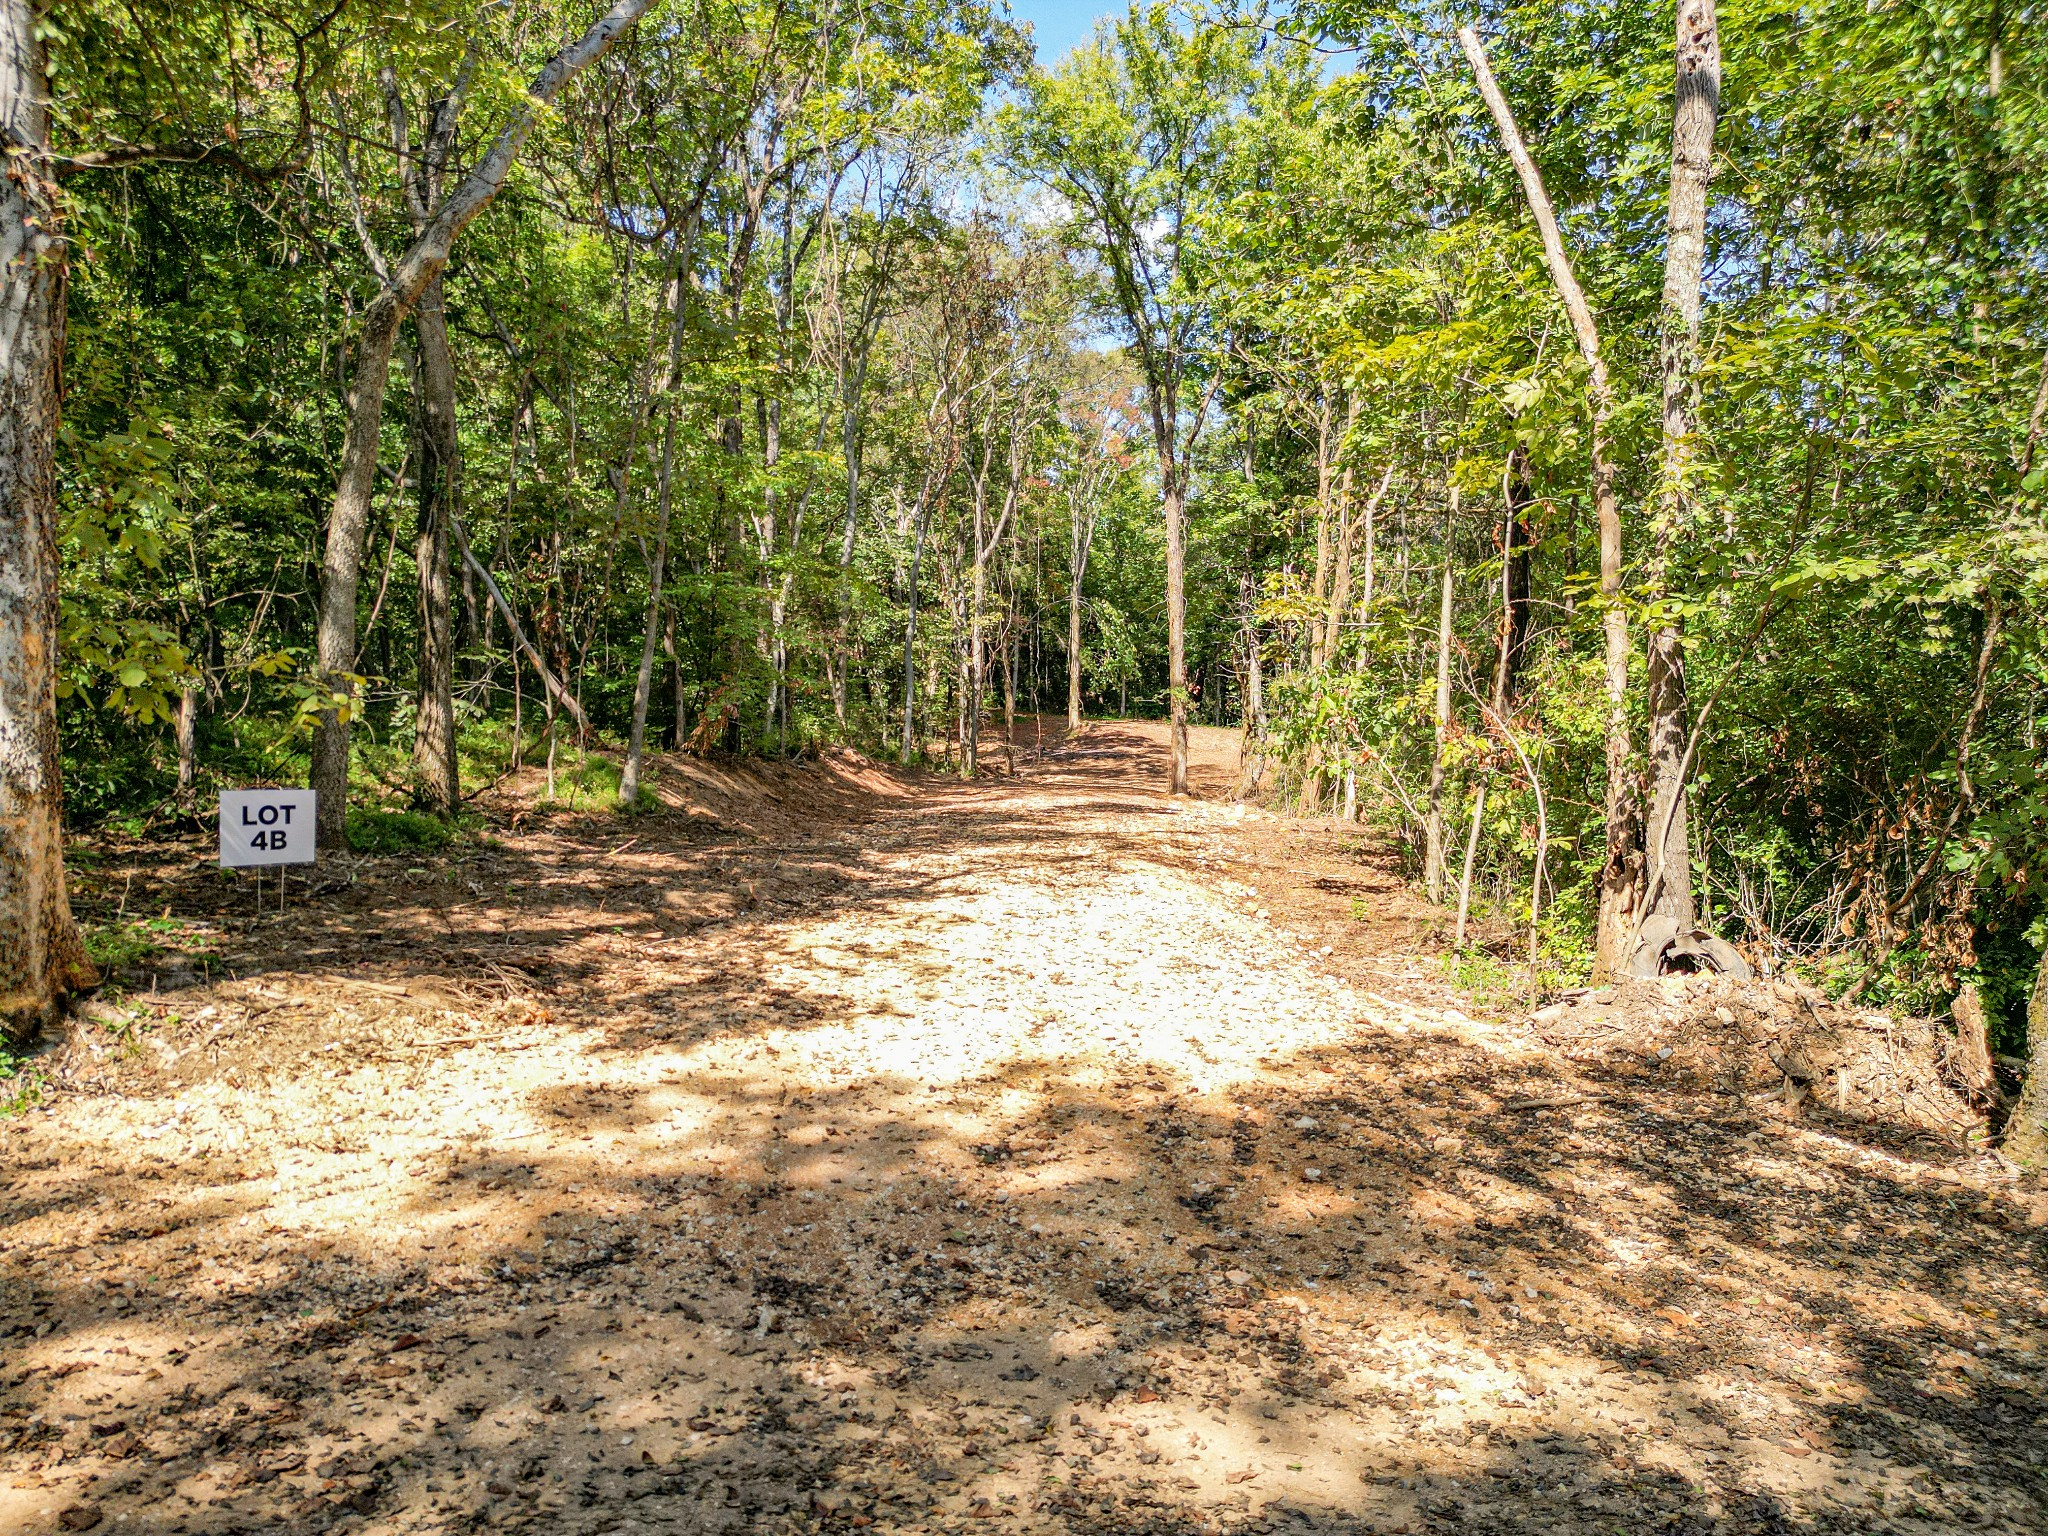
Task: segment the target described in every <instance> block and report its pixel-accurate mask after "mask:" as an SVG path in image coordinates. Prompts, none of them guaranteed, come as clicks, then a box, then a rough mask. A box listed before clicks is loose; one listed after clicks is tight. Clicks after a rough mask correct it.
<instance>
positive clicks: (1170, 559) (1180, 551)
mask: <svg viewBox="0 0 2048 1536" xmlns="http://www.w3.org/2000/svg"><path fill="white" fill-rule="evenodd" d="M1164 467H1165V468H1166V469H1167V471H1168V478H1167V481H1166V494H1165V496H1164V497H1163V498H1162V499H1163V501H1164V503H1165V510H1166V687H1167V699H1168V707H1169V712H1170V726H1169V729H1170V730H1171V732H1172V737H1173V748H1172V762H1171V765H1170V767H1169V769H1168V773H1167V784H1166V792H1167V793H1168V794H1170V795H1184V794H1186V793H1187V792H1188V649H1187V629H1188V601H1187V530H1186V527H1185V526H1184V525H1185V521H1186V519H1185V516H1184V507H1183V496H1184V487H1183V486H1182V484H1181V481H1180V475H1179V473H1178V466H1176V465H1174V464H1172V463H1171V461H1169V462H1168V464H1167V465H1166V466H1164ZM1119 713H1121V711H1119Z"/></svg>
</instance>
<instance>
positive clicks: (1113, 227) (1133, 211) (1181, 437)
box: [1009, 4, 1258, 794]
mask: <svg viewBox="0 0 2048 1536" xmlns="http://www.w3.org/2000/svg"><path fill="white" fill-rule="evenodd" d="M1257 80H1258V69H1257V66H1256V65H1255V63H1254V61H1253V58H1252V55H1251V52H1250V48H1249V44H1248V40H1247V34H1246V33H1245V32H1243V31H1242V30H1241V29H1238V28H1234V27H1226V26H1219V25H1213V24H1209V23H1205V22H1202V21H1199V20H1197V21H1194V22H1192V23H1190V24H1189V25H1188V26H1187V27H1186V29H1185V30H1183V28H1182V26H1181V24H1180V23H1179V22H1178V21H1177V20H1176V19H1175V18H1174V16H1173V15H1172V14H1171V13H1170V12H1169V11H1168V10H1167V8H1166V7H1165V6H1163V5H1158V4H1152V5H1144V4H1134V5H1133V6H1132V8H1131V12H1130V14H1129V15H1128V16H1127V17H1125V18H1124V19H1122V20H1120V21H1116V22H1113V23H1104V24H1103V26H1102V28H1101V29H1100V30H1099V31H1098V33H1097V35H1096V38H1095V41H1094V42H1093V43H1092V44H1090V45H1087V46H1084V47H1081V48H1078V49H1076V50H1075V51H1074V52H1073V54H1071V55H1070V56H1069V57H1068V59H1067V60H1066V62H1065V63H1064V64H1063V65H1062V66H1061V67H1060V69H1059V70H1058V71H1057V72H1056V73H1054V74H1052V75H1050V76H1040V77H1038V78H1037V79H1035V80H1033V81H1032V82H1031V86H1030V90H1029V92H1028V96H1027V99H1026V101H1025V102H1024V104H1023V106H1022V107H1021V108H1020V109H1019V110H1018V111H1017V112H1015V113H1014V114H1012V116H1011V118H1010V119H1009V128H1010V133H1009V146H1010V154H1011V157H1012V159H1013V161H1014V163H1015V164H1016V165H1017V167H1018V168H1019V169H1020V170H1021V171H1023V172H1024V173H1025V174H1027V175H1029V176H1031V177H1033V178H1035V179H1037V180H1039V181H1040V182H1042V183H1043V184H1044V185H1046V186H1047V187H1049V188H1051V189H1052V190H1053V191H1055V192H1056V193H1058V194H1059V195H1060V196H1061V197H1063V198H1064V199H1066V201H1067V203H1068V204H1069V206H1070V209H1071V212H1072V229H1073V233H1074V237H1075V239H1076V240H1077V241H1079V242H1080V243H1081V244H1082V245H1083V246H1084V248H1085V249H1086V250H1087V251H1088V252H1089V254H1090V255H1091V256H1092V257H1093V259H1094V260H1095V261H1096V262H1097V263H1098V265H1099V267H1100V270H1101V274H1102V278H1103V282H1104V285H1105V287H1106V289H1107V291H1108V299H1109V308H1110V311H1111V313H1112V315H1113V316H1114V317H1115V318H1116V319H1117V320H1118V321H1119V322H1120V323H1121V326H1122V328H1123V330H1124V332H1125V334H1126V335H1127V336H1128V337H1129V339H1130V343H1131V349H1132V352H1133V355H1134V357H1135V360H1136V362H1137V366H1138V371H1139V373H1140V375H1141V376H1142V377H1143V379H1144V382H1145V395H1146V404H1147V407H1148V412H1149V415H1150V418H1151V427H1152V444H1153V451H1154V454H1155V456H1156V457H1157V459H1158V464H1159V504H1160V512H1161V515H1162V517H1163V519H1164V522H1165V527H1166V627H1167V641H1166V645H1167V663H1166V665H1167V679H1166V681H1167V698H1168V707H1169V710H1170V714H1171V720H1172V753H1171V761H1170V765H1169V770H1168V790H1169V792H1170V793H1172V794H1185V793H1186V792H1187V789H1188V668H1187V530H1186V510H1187V496H1188V486H1189V480H1190V476H1191V475H1192V473H1193V468H1194V453H1195V448H1196V445H1197V443H1198V441H1199V439H1200V437H1201V434H1202V430H1203V427H1204V425H1205V421H1206V417H1207V415H1208V404H1209V398H1208V397H1207V396H1206V395H1205V396H1204V397H1203V398H1201V399H1199V400H1196V399H1190V398H1189V387H1190V384H1191V383H1192V382H1193V381H1194V380H1195V378H1196V376H1197V370H1198V369H1199V367H1200V365H1201V361H1202V359H1201V352H1202V349H1203V346H1204V345H1205V343H1206V341H1207V339H1208V330H1209V323H1210V321H1211V319H1212V317H1213V306H1212V305H1210V304H1208V303H1206V302H1205V298H1204V288H1205V286H1206V285H1207V284H1208V283H1211V282H1213V281H1214V279H1215V276H1216V274H1215V273H1214V272H1213V271H1210V270H1207V269H1204V268H1203V267H1202V266H1201V264H1200V263H1199V262H1198V261H1197V260H1196V259H1195V257H1196V252H1195V246H1196V242H1197V240H1198V237H1199V228H1198V221H1199V218H1200V215H1201V213H1202V211H1203V210H1204V209H1205V208H1207V207H1209V206H1211V205H1212V204H1213V203H1215V202H1219V201H1221V200H1222V199H1223V197H1224V196H1225V194H1226V189H1227V186H1228V183H1229V178H1230V176H1231V175H1232V174H1233V173H1234V172H1235V171H1237V170H1240V169H1242V167H1241V166H1239V165H1238V163H1237V162H1236V161H1234V160H1233V158H1232V156H1231V143H1232V137H1231V129H1232V125H1233V123H1234V122H1235V121H1236V120H1237V119H1238V118H1239V117H1240V116H1241V115H1242V113H1243V112H1244V111H1245V109H1246V102H1247V98H1248V96H1249V95H1250V93H1251V92H1252V90H1253V88H1254V86H1255V85H1256V83H1257Z"/></svg>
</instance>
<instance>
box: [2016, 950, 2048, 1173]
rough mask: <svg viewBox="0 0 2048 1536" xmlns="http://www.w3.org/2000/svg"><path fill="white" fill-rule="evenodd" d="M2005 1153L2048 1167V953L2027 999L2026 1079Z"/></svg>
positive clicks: (2024, 1162) (2020, 1161) (2019, 1160)
mask: <svg viewBox="0 0 2048 1536" xmlns="http://www.w3.org/2000/svg"><path fill="white" fill-rule="evenodd" d="M2005 1155H2006V1156H2007V1157H2009V1158H2011V1159H2012V1160H2013V1161H2014V1162H2016V1163H2018V1164H2020V1165H2021V1166H2022V1167H2025V1168H2034V1169H2040V1168H2043V1167H2048V956H2044V957H2043V959H2042V963H2041V968H2040V969H2039V970H2038V971H2036V972H2035V973H2034V991H2033V995H2032V996H2031V997H2030V998H2029V999H2028V1000H2027V1080H2026V1082H2025V1083H2024V1084H2023V1085H2022V1086H2021V1088H2020V1101H2019V1104H2018V1106H2017V1107H2016V1108H2015V1109H2014V1110H2013V1112H2012V1118H2011V1119H2010V1120H2008V1121H2007V1122H2006V1123H2005Z"/></svg>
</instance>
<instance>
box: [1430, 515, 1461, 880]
mask: <svg viewBox="0 0 2048 1536" xmlns="http://www.w3.org/2000/svg"><path fill="white" fill-rule="evenodd" d="M1457 515H1458V488H1457V487H1456V486H1452V487H1451V505H1450V512H1449V514H1448V515H1447V516H1446V517H1445V519H1444V551H1443V553H1444V574H1443V582H1442V587H1443V591H1442V596H1441V597H1440V598H1439V599H1438V602H1437V615H1436V713H1435V721H1436V745H1435V748H1434V750H1433V751H1431V753H1430V756H1429V804H1428V807H1427V811H1426V814H1425V815H1424V816H1423V821H1422V834H1423V839H1424V843H1423V854H1422V883H1423V887H1424V888H1425V889H1426V890H1427V891H1428V892H1429V899H1430V900H1431V901H1442V900H1443V896H1444V751H1445V748H1447V747H1448V746H1449V745H1450V737H1451V533H1452V529H1453V526H1454V524H1455V521H1456V519H1457Z"/></svg>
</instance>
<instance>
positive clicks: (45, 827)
mask: <svg viewBox="0 0 2048 1536" xmlns="http://www.w3.org/2000/svg"><path fill="white" fill-rule="evenodd" d="M37 25H38V23H37V17H36V8H35V6H34V5H32V4H31V3H30V0H0V133H4V134H5V135H6V142H7V147H8V149H9V151H10V155H9V162H10V163H9V165H8V174H7V176H6V177H5V178H4V179H0V272H4V274H5V276H4V287H0V1035H6V1036H11V1037H13V1038H16V1039H20V1038H23V1037H26V1036H27V1035H29V1034H31V1033H33V1032H34V1031H35V1030H36V1029H37V1028H39V1027H40V1026H42V1025H43V1024H44V1023H46V1022H48V1021H49V1020H50V1019H51V1018H52V1017H54V1016H55V1013H56V1010H57V1006H58V1004H59V1002H60V1001H61V1000H62V998H63V996H64V994H65V993H66V992H70V991H73V990H75V989H77V988H80V987H89V986H93V985H95V984H97V982H98V981H99V976H98V975H97V973H96V972H95V971H94V970H93V966H92V962H91V961H90V960H89V959H88V958H87V957H86V953H85V943H84V941H83V940H82V939H81V938H80V937H79V933H78V925H77V924H76V923H75V922H74V921H72V917H71V901H70V897H69V896H68V895H67V894H66V891H65V886H64V789H63V777H62V773H61V769H60V763H59V757H58V747H57V600H58V599H57V485H56V463H55V455H56V444H57V419H58V413H59V411H60V409H61V407H62V396H61V387H62V386H61V380H62V378H63V358H64V251H63V246H62V245H61V244H60V242H59V239H58V229H59V223H60V213H59V210H58V207H57V203H56V198H55V192H56V188H55V187H54V186H53V185H52V184H51V182H50V181H49V180H48V167H47V165H46V164H45V163H44V160H45V157H46V156H47V155H48V153H49V132H50V116H49V112H50V109H49V100H50V89H49V81H48V77H47V75H46V73H45V69H44V62H43V44H42V40H41V38H40V37H39V36H38V35H37V32H36V28H37Z"/></svg>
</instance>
